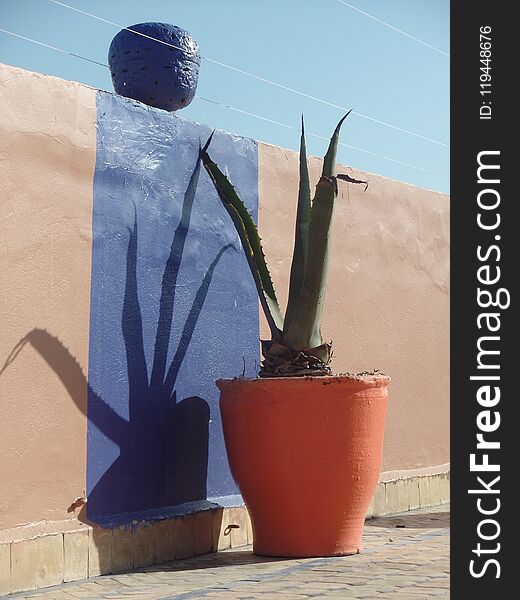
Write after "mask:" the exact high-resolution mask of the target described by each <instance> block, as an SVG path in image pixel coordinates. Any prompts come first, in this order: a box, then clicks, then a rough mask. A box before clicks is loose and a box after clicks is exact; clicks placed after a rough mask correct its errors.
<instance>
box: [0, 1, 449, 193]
mask: <svg viewBox="0 0 520 600" xmlns="http://www.w3.org/2000/svg"><path fill="white" fill-rule="evenodd" d="M63 1H64V2H65V3H66V4H69V5H71V6H75V7H77V8H80V9H82V10H85V11H87V12H90V13H94V14H96V15H98V16H100V17H103V18H105V19H108V20H110V21H114V22H116V23H119V24H121V25H124V26H130V25H134V24H136V23H139V22H144V21H164V22H167V23H172V24H174V25H179V26H180V27H183V28H184V29H187V30H188V31H190V32H191V33H192V34H193V36H194V37H195V38H196V39H197V41H198V43H199V45H200V48H201V53H202V55H203V56H207V57H210V58H212V59H215V60H217V61H220V62H223V63H226V64H228V65H231V66H233V67H236V68H238V69H242V70H245V71H248V72H250V73H254V74H255V75H258V76H260V77H263V78H265V79H270V80H272V81H274V82H277V83H280V84H283V85H285V86H287V87H291V88H294V89H297V90H299V91H302V92H305V93H307V94H309V95H311V96H315V97H318V98H320V99H322V100H324V101H327V102H330V103H332V104H336V105H339V106H344V107H347V108H353V109H354V111H356V112H358V113H361V114H363V115H366V116H368V117H371V118H373V119H376V120H378V121H383V122H386V123H388V124H390V125H393V126H395V127H398V128H400V129H405V130H408V131H411V132H414V133H415V134H418V135H419V136H423V137H426V138H430V139H431V140H435V141H436V142H440V143H434V142H432V141H427V140H425V139H422V137H417V136H416V135H410V134H408V133H404V132H403V131H400V130H398V129H395V128H392V127H388V126H384V125H382V124H380V123H376V122H374V121H371V120H369V119H366V118H362V117H360V116H358V115H354V114H353V115H351V116H350V117H349V119H348V122H347V123H346V126H344V128H343V133H342V142H343V143H345V144H349V145H352V146H355V147H356V148H358V149H363V150H366V151H367V152H370V153H374V154H377V155H380V156H374V155H373V154H369V153H366V152H361V151H360V150H355V149H353V148H346V147H343V146H342V147H341V148H340V150H339V153H338V159H339V161H340V162H342V163H344V164H348V165H352V166H354V167H357V168H360V169H364V170H367V171H371V172H373V173H379V174H381V175H385V176H387V177H391V178H393V179H399V180H402V181H407V182H410V183H413V184H415V185H418V186H421V187H426V188H429V189H434V190H438V191H442V192H448V191H449V148H448V147H447V145H448V144H449V57H448V56H446V55H445V54H443V53H441V52H437V51H435V50H433V49H431V48H429V47H427V46H426V45H424V44H421V43H419V42H417V41H415V40H413V39H411V38H409V37H407V36H406V35H403V34H402V33H399V32H397V31H395V30H393V29H391V28H389V27H386V26H385V25H383V24H381V23H379V22H377V21H375V20H374V19H371V18H369V17H367V16H365V15H363V14H361V13H360V12H358V11H356V10H354V9H353V8H351V7H349V6H347V5H346V4H344V3H343V2H342V1H341V0H262V1H260V0H256V1H249V2H246V1H244V0H220V1H219V2H217V1H215V0H189V1H187V0H185V1H184V2H180V1H176V0H146V2H142V1H136V0H126V1H123V0H111V1H107V0H63ZM344 1H346V0H344ZM348 4H351V5H352V6H354V7H357V8H358V9H360V10H362V11H364V12H366V13H369V14H370V15H372V16H373V17H375V18H377V19H379V20H381V21H385V22H386V23H388V24H390V25H392V26H393V27H396V28H398V29H400V30H402V31H403V32H406V33H408V34H409V35H412V36H414V37H416V38H419V39H420V40H422V41H423V42H425V43H427V44H429V45H431V46H434V47H435V48H437V49H439V50H441V51H442V52H444V53H449V1H448V0H351V1H350V2H348ZM0 28H3V29H7V30H10V31H13V32H15V33H18V34H21V35H24V36H27V37H31V38H34V39H36V40H38V41H41V42H44V43H46V44H50V45H53V46H56V47H58V48H61V49H64V50H68V51H70V52H73V53H75V54H79V55H82V56H85V57H88V58H91V59H93V60H96V61H99V62H102V63H106V62H107V52H108V47H109V45H110V42H111V40H112V38H113V37H114V35H115V34H116V33H117V31H118V29H117V28H116V27H113V26H111V25H109V24H106V23H102V22H100V21H96V20H94V19H91V18H89V17H87V16H84V15H81V14H78V13H75V12H72V11H70V10H67V9H65V8H63V7H61V6H57V5H55V4H52V3H51V2H49V1H48V0H0ZM0 62H3V63H6V64H10V65H14V66H17V67H22V68H24V69H28V70H31V71H38V72H40V73H47V74H50V75H55V76H58V77H62V78H64V79H71V80H75V81H79V82H82V83H85V84H87V85H90V86H92V87H96V88H100V89H104V90H108V91H112V83H111V79H110V73H109V71H108V70H107V69H105V68H103V67H100V66H98V65H95V64H91V63H88V62H85V61H82V60H79V59H77V58H73V57H71V56H67V55H65V54H60V53H58V52H56V51H53V50H50V49H47V48H42V47H40V46H35V45H34V44H30V43H28V42H26V41H24V40H20V39H16V38H13V37H11V36H9V35H6V34H4V33H2V32H0ZM197 94H199V95H200V96H202V97H204V98H208V99H211V100H213V101H215V102H218V103H220V104H226V105H230V106H232V107H234V108H236V109H239V110H242V111H246V112H249V113H254V114H256V115H259V116H262V117H265V118H268V119H272V120H275V121H279V122H281V123H284V124H286V125H288V126H290V127H282V126H280V125H276V124H273V123H269V122H267V121H263V120H260V119H258V118H254V117H251V116H247V115H245V114H242V113H239V112H236V111H232V110H229V109H226V108H224V107H222V106H218V105H216V104H211V103H209V102H206V101H203V100H200V99H195V100H194V101H193V102H192V104H191V105H190V106H189V107H188V108H186V109H184V110H182V111H180V112H179V114H180V115H181V116H183V117H185V118H188V119H191V120H194V121H201V122H204V123H208V124H209V125H211V126H212V127H218V128H220V129H225V130H227V131H230V132H233V133H238V134H241V135H245V136H248V137H252V138H254V139H258V140H262V141H265V142H268V143H271V144H277V145H279V146H284V147H287V148H293V149H297V147H298V143H299V134H298V127H299V120H300V114H301V113H302V112H303V113H304V114H305V122H306V129H307V131H308V132H314V133H316V134H319V135H324V136H326V137H328V136H329V135H330V133H331V131H332V129H333V127H334V126H335V124H336V122H337V120H338V119H339V117H340V116H341V114H342V111H341V110H340V109H338V108H335V107H332V106H328V105H326V104H323V103H319V102H317V101H315V100H311V99H309V98H305V97H302V96H300V95H297V94H294V93H292V92H289V91H287V90H283V89H280V88H278V87H275V86H273V85H269V84H267V83H264V82H261V81H258V80H255V79H253V78H251V77H247V76H245V75H242V74H239V73H237V72H235V71H232V70H230V69H226V68H224V67H221V66H219V65H216V64H213V63H211V62H208V61H204V60H203V62H202V66H201V72H200V78H199V86H198V89H197ZM325 147H326V141H325V140H321V139H319V138H315V137H308V149H309V152H310V153H311V154H317V155H322V154H323V152H324V150H325ZM383 156H384V157H387V158H391V159H393V160H394V161H400V162H403V163H408V164H409V165H414V166H415V167H419V168H413V167H412V166H407V165H404V164H400V163H399V162H393V161H391V160H387V159H385V158H382V157H383ZM421 169H422V170H421Z"/></svg>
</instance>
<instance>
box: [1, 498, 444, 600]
mask: <svg viewBox="0 0 520 600" xmlns="http://www.w3.org/2000/svg"><path fill="white" fill-rule="evenodd" d="M364 546H365V550H364V552H363V554H360V555H357V556H348V557H341V558H320V559H305V560H282V559H269V558H262V557H256V556H254V555H253V554H252V552H251V547H245V548H243V549H239V550H236V549H235V550H228V551H225V552H219V553H218V554H211V555H205V556H199V557H196V558H190V559H186V560H182V561H176V562H173V563H168V564H165V565H155V566H154V567H148V568H146V569H142V570H140V571H137V572H133V573H128V574H123V575H105V576H103V577H97V578H94V579H90V580H88V581H81V582H75V583H68V584H63V585H60V586H56V587H53V588H47V589H46V590H39V591H38V592H29V593H26V594H16V595H13V596H9V598H11V599H13V600H14V599H15V598H33V599H37V598H39V599H42V600H51V599H55V600H58V599H59V600H72V599H74V598H76V599H80V598H81V599H82V600H93V599H97V598H101V599H105V598H106V599H108V598H111V599H112V598H113V599H117V598H120V599H127V600H128V599H129V598H138V599H141V598H142V599H143V600H152V599H153V600H156V599H159V598H174V599H175V600H191V599H192V598H205V599H208V600H209V599H222V600H227V599H237V600H238V599H240V600H270V599H273V600H289V599H297V598H329V599H330V598H336V599H338V600H343V599H345V598H367V599H377V598H395V599H398V600H420V599H422V598H433V597H442V598H448V597H449V505H446V504H445V505H442V506H437V507H434V508H429V509H423V510H418V511H413V512H408V513H403V514H401V515H398V516H392V517H381V518H378V519H373V520H371V521H368V522H367V524H366V527H365V534H364Z"/></svg>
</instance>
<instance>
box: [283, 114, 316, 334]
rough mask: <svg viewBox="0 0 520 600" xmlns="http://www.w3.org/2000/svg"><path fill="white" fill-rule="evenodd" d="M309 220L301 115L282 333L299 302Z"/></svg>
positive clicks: (307, 174) (307, 185)
mask: <svg viewBox="0 0 520 600" xmlns="http://www.w3.org/2000/svg"><path fill="white" fill-rule="evenodd" d="M310 218H311V185H310V180H309V167H308V165H307V149H306V145H305V127H304V122H303V115H302V133H301V138H300V187H299V190H298V208H297V211H296V229H295V234H294V251H293V258H292V264H291V278H290V283H289V299H288V301H287V311H286V313H285V322H284V331H285V332H287V330H288V328H289V326H290V324H291V322H292V320H293V319H294V315H295V314H296V312H297V309H298V305H299V304H300V301H301V289H302V286H303V279H304V276H305V266H306V262H307V249H308V245H309V222H310Z"/></svg>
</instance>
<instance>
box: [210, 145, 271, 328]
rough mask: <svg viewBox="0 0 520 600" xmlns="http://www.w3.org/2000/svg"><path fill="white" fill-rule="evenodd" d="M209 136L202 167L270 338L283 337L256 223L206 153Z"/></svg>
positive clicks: (229, 183)
mask: <svg viewBox="0 0 520 600" xmlns="http://www.w3.org/2000/svg"><path fill="white" fill-rule="evenodd" d="M212 137H213V134H211V136H210V138H209V139H208V141H207V142H206V144H205V146H204V148H201V150H200V157H201V159H202V164H203V165H204V168H205V169H206V171H207V172H208V175H209V176H210V178H211V181H212V182H213V185H214V186H215V189H216V191H217V194H218V196H219V198H220V200H221V201H222V204H223V205H224V208H225V209H226V210H227V212H228V213H229V215H230V217H231V219H232V220H233V223H234V224H235V228H236V230H237V233H238V235H239V237H240V241H241V242H242V246H243V247H244V251H245V254H246V258H247V262H248V264H249V268H250V269H251V273H252V275H253V279H254V281H255V284H256V287H257V291H258V295H259V298H260V303H261V305H262V308H263V310H264V313H265V316H266V319H267V322H268V325H269V328H270V330H271V335H272V336H273V339H275V340H279V339H281V337H282V331H283V316H282V313H281V311H280V306H279V304H278V300H277V298H276V294H275V291H274V287H273V283H272V280H271V275H270V273H269V269H268V268H267V264H266V261H265V255H264V252H263V249H262V244H261V242H260V236H259V235H258V230H257V228H256V225H255V222H254V221H253V219H252V217H251V215H250V214H249V212H248V210H247V208H246V206H245V204H244V203H243V202H242V200H241V199H240V197H239V196H238V194H237V192H236V190H235V188H234V187H233V185H232V184H231V182H230V181H229V179H228V178H227V177H226V175H224V173H222V171H221V170H220V169H219V167H218V166H217V164H216V163H215V162H213V160H211V157H210V156H209V154H208V151H207V149H208V146H209V144H210V143H211V139H212Z"/></svg>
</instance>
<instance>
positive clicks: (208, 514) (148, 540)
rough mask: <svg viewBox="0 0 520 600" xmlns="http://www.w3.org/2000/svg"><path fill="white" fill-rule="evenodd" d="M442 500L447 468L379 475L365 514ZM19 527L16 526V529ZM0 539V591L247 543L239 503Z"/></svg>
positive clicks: (244, 515) (244, 516)
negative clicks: (381, 478) (151, 519)
mask: <svg viewBox="0 0 520 600" xmlns="http://www.w3.org/2000/svg"><path fill="white" fill-rule="evenodd" d="M448 501H449V473H436V474H432V475H422V476H414V477H409V478H402V479H396V480H393V481H381V482H380V483H379V484H378V487H377V490H376V493H375V495H374V498H373V500H372V503H371V505H370V508H369V511H368V513H367V518H372V517H377V516H382V515H388V514H393V513H400V512H405V511H408V510H414V509H416V508H425V507H429V506H435V505H438V504H443V503H445V502H448ZM20 529H22V528H20ZM20 529H19V530H18V535H17V536H12V537H11V539H10V540H9V539H7V540H6V539H4V538H5V536H3V537H2V539H4V541H0V595H3V594H9V593H16V592H25V591H30V590H35V589H40V588H44V587H48V586H52V585H57V584H60V583H62V582H70V581H77V580H81V579H87V578H89V577H95V576H97V575H104V574H109V573H112V574H117V573H123V572H127V571H131V570H133V569H138V568H142V567H146V566H149V565H153V564H160V563H163V562H167V561H171V560H175V559H182V558H188V557H191V556H198V555H201V554H207V553H210V552H217V551H220V550H226V549H230V548H238V547H241V546H246V545H248V544H251V543H252V541H253V532H252V528H251V520H250V519H249V515H248V513H247V510H246V509H245V507H234V508H211V509H207V510H204V511H201V512H197V513H192V514H188V515H185V516H179V517H174V518H169V519H164V520H161V521H155V522H145V521H143V522H138V521H134V522H132V523H131V524H130V525H126V526H120V527H114V528H110V529H103V528H101V527H96V526H91V525H85V524H83V523H75V525H74V526H72V525H71V524H70V523H69V524H68V526H67V527H66V528H65V529H66V530H65V531H62V532H57V531H51V530H50V526H49V525H45V526H44V527H43V528H40V530H39V531H38V532H37V533H34V532H33V534H32V536H31V535H27V534H29V533H30V530H29V529H24V531H25V534H26V538H27V539H20V538H21V535H20Z"/></svg>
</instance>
